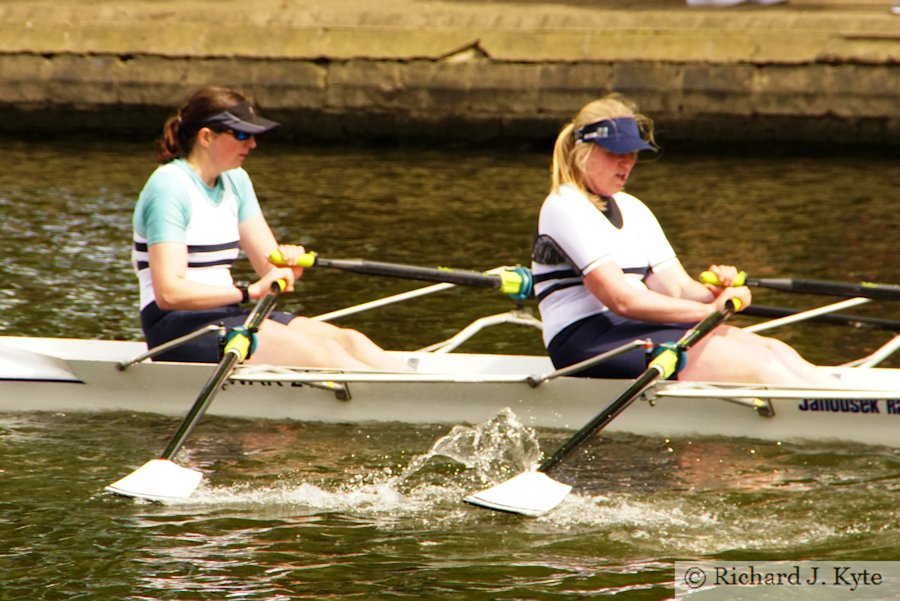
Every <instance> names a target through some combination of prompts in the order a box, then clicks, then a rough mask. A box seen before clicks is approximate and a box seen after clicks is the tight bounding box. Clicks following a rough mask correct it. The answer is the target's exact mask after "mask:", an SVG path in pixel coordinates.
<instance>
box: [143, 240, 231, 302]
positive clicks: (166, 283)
mask: <svg viewBox="0 0 900 601" xmlns="http://www.w3.org/2000/svg"><path fill="white" fill-rule="evenodd" d="M149 254H150V273H151V277H152V278H153V294H154V295H155V296H156V304H157V305H159V307H160V309H164V310H166V311H173V310H183V311H195V310H199V309H211V308H213V307H223V306H225V305H232V304H235V303H239V302H240V301H241V292H240V290H238V289H237V288H235V287H234V286H211V285H208V284H199V283H197V282H193V281H191V280H188V279H187V278H186V277H185V274H186V273H187V264H188V261H187V246H185V245H184V244H182V243H180V242H161V243H159V244H153V245H152V246H150V249H149Z"/></svg>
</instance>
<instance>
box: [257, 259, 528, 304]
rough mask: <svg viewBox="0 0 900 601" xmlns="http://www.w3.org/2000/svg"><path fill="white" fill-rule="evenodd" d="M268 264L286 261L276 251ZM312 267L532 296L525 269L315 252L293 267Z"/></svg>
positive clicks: (298, 261)
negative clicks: (480, 268) (482, 268)
mask: <svg viewBox="0 0 900 601" xmlns="http://www.w3.org/2000/svg"><path fill="white" fill-rule="evenodd" d="M269 261H270V262H271V263H272V264H274V265H281V266H284V265H286V263H285V260H284V257H283V256H282V255H281V253H280V252H279V251H277V250H276V251H274V252H273V253H272V254H270V255H269ZM313 266H318V267H331V268H334V269H340V270H342V271H351V272H354V273H361V274H366V275H380V276H388V277H394V278H403V279H408V280H420V281H425V282H446V283H449V284H457V285H460V286H474V287H476V288H494V289H497V290H499V291H500V292H501V293H503V294H508V295H510V296H511V297H513V298H514V299H516V300H524V299H526V298H528V297H529V296H531V291H532V279H531V272H530V271H529V270H527V269H525V268H524V267H516V268H512V269H507V270H504V271H503V272H502V273H498V274H494V273H481V272H478V271H468V270H461V269H450V268H448V267H439V268H437V269H434V268H430V267H417V266H415V265H403V264H400V263H383V262H379V261H367V260H364V259H326V258H325V257H321V256H319V255H318V254H317V253H315V252H307V253H304V254H303V255H301V256H300V258H299V259H298V260H297V262H296V263H295V264H294V265H292V266H291V267H313Z"/></svg>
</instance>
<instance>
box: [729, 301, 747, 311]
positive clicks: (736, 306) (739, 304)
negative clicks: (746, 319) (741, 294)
mask: <svg viewBox="0 0 900 601" xmlns="http://www.w3.org/2000/svg"><path fill="white" fill-rule="evenodd" d="M729 300H730V301H731V304H732V305H733V306H734V312H735V313H738V312H739V311H740V310H741V307H743V306H744V303H742V302H741V299H739V298H735V297H731V298H730V299H729Z"/></svg>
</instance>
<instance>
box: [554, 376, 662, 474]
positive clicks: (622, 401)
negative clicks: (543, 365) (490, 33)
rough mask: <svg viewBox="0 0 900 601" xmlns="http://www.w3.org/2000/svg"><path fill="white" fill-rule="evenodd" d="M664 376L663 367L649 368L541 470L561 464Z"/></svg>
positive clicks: (558, 450)
mask: <svg viewBox="0 0 900 601" xmlns="http://www.w3.org/2000/svg"><path fill="white" fill-rule="evenodd" d="M661 376H662V368H661V367H659V366H653V367H651V368H648V369H647V371H645V372H644V373H643V374H641V375H640V376H639V377H638V379H636V380H635V381H634V383H632V384H631V386H629V387H628V388H627V389H626V390H625V392H623V393H622V394H621V395H619V397H618V398H616V400H614V401H613V402H612V403H610V404H609V406H607V407H606V409H604V410H603V411H601V412H600V413H599V414H597V416H596V417H594V419H592V420H591V421H590V422H589V423H588V424H587V425H586V426H585V427H584V428H582V429H581V430H579V431H578V432H577V433H576V434H575V435H574V436H572V438H570V439H569V440H567V441H566V442H565V443H564V444H563V445H562V446H561V447H559V449H557V450H556V452H555V453H553V455H551V456H550V458H549V459H547V460H545V461H544V462H543V463H542V464H541V466H540V467H539V468H538V471H539V472H544V473H546V472H548V471H550V470H552V469H553V468H554V467H556V466H557V465H559V464H560V463H561V462H562V461H563V460H564V459H565V458H566V457H568V456H569V455H571V454H572V453H574V452H575V450H576V449H578V447H580V446H581V445H583V444H584V443H585V442H586V441H587V440H588V439H589V438H591V437H592V436H593V435H594V434H595V433H597V432H599V431H600V430H602V429H603V428H605V427H606V426H607V425H608V424H609V423H610V422H611V421H612V420H614V419H615V418H616V417H617V416H618V415H619V414H620V413H622V412H623V411H625V409H627V408H628V406H629V405H631V403H632V402H634V400H635V399H637V398H638V397H639V396H640V394H641V393H642V392H644V390H646V389H647V388H649V387H650V386H651V385H652V384H653V383H654V382H656V381H657V380H658V379H659V378H660V377H661Z"/></svg>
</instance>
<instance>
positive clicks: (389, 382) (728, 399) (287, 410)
mask: <svg viewBox="0 0 900 601" xmlns="http://www.w3.org/2000/svg"><path fill="white" fill-rule="evenodd" d="M145 351H146V347H145V345H144V344H143V343H142V342H132V341H107V340H79V339H64V338H32V337H13V336H0V411H3V412H22V411H54V412H72V411H87V412H98V411H128V412H149V413H158V414H164V415H173V416H179V415H183V414H184V412H185V409H186V407H187V405H188V400H189V399H190V398H191V396H192V394H194V392H195V391H196V390H198V389H199V388H200V387H201V386H202V385H203V383H204V382H205V381H206V379H207V378H208V377H209V374H210V373H211V371H212V370H213V368H214V366H213V365H210V364H198V363H170V362H161V361H145V362H139V363H135V364H131V365H128V363H129V361H131V360H132V359H134V358H135V357H139V356H141V355H142V354H143V353H145ZM396 354H397V355H398V356H399V357H400V358H401V359H402V360H403V361H406V362H407V363H408V364H410V365H414V366H415V367H416V371H415V372H414V373H409V374H405V373H404V374H397V373H379V372H353V371H338V370H316V369H303V368H291V367H282V366H254V365H242V366H239V367H238V368H237V369H236V370H235V371H234V373H233V374H232V375H231V377H230V378H229V380H228V382H227V384H226V386H225V388H224V390H223V391H222V392H221V393H220V394H219V397H218V398H217V399H216V402H215V403H213V404H212V405H211V407H210V409H209V412H210V413H212V414H215V415H221V416H229V417H238V418H253V419H275V420H283V419H288V420H300V421H314V422H353V423H356V422H406V423H431V424H442V423H447V424H450V423H453V424H455V423H481V422H483V421H485V420H487V419H489V418H490V417H491V416H492V415H494V414H495V413H496V412H497V411H499V410H501V409H504V408H507V407H508V408H510V409H511V410H512V411H513V412H514V413H515V414H516V415H517V416H518V417H519V419H520V420H521V421H522V423H524V424H526V425H529V426H532V427H541V428H560V429H577V428H579V427H580V426H581V425H583V424H584V423H585V422H586V421H588V420H589V419H590V418H591V417H592V416H593V415H594V414H596V413H597V411H598V409H599V408H602V407H603V406H604V405H605V403H607V402H608V401H609V399H611V398H614V397H615V396H616V395H618V394H619V393H621V392H622V391H623V390H624V389H626V388H627V387H628V385H629V384H630V383H631V381H630V380H624V379H623V380H599V379H587V378H575V377H569V376H566V375H557V373H556V372H554V369H553V366H552V365H551V364H550V362H549V360H548V359H547V358H546V357H542V356H525V355H501V354H468V353H457V352H447V353H440V352H422V351H417V352H397V353H396ZM126 365H127V368H125V369H123V366H126ZM833 369H834V372H835V373H836V374H837V375H838V376H839V377H840V381H841V383H842V386H841V388H840V389H838V390H802V389H788V388H775V387H758V386H742V385H737V384H728V385H723V384H712V383H696V382H672V381H666V382H663V383H659V384H657V385H655V386H653V387H651V388H650V389H649V390H648V391H647V392H646V393H644V395H643V396H642V398H641V400H640V402H637V403H635V404H634V406H633V407H632V408H630V409H629V410H628V411H626V412H624V413H623V414H622V416H621V417H619V418H618V419H617V420H616V421H615V422H614V423H613V424H611V425H610V427H609V430H610V431H621V432H630V433H634V434H640V435H647V436H663V437H683V436H697V435H721V436H737V437H749V438H758V439H765V440H776V441H782V440H840V441H848V442H855V443H863V444H875V445H887V446H898V443H900V370H898V369H886V368H877V367H836V368H833Z"/></svg>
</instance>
